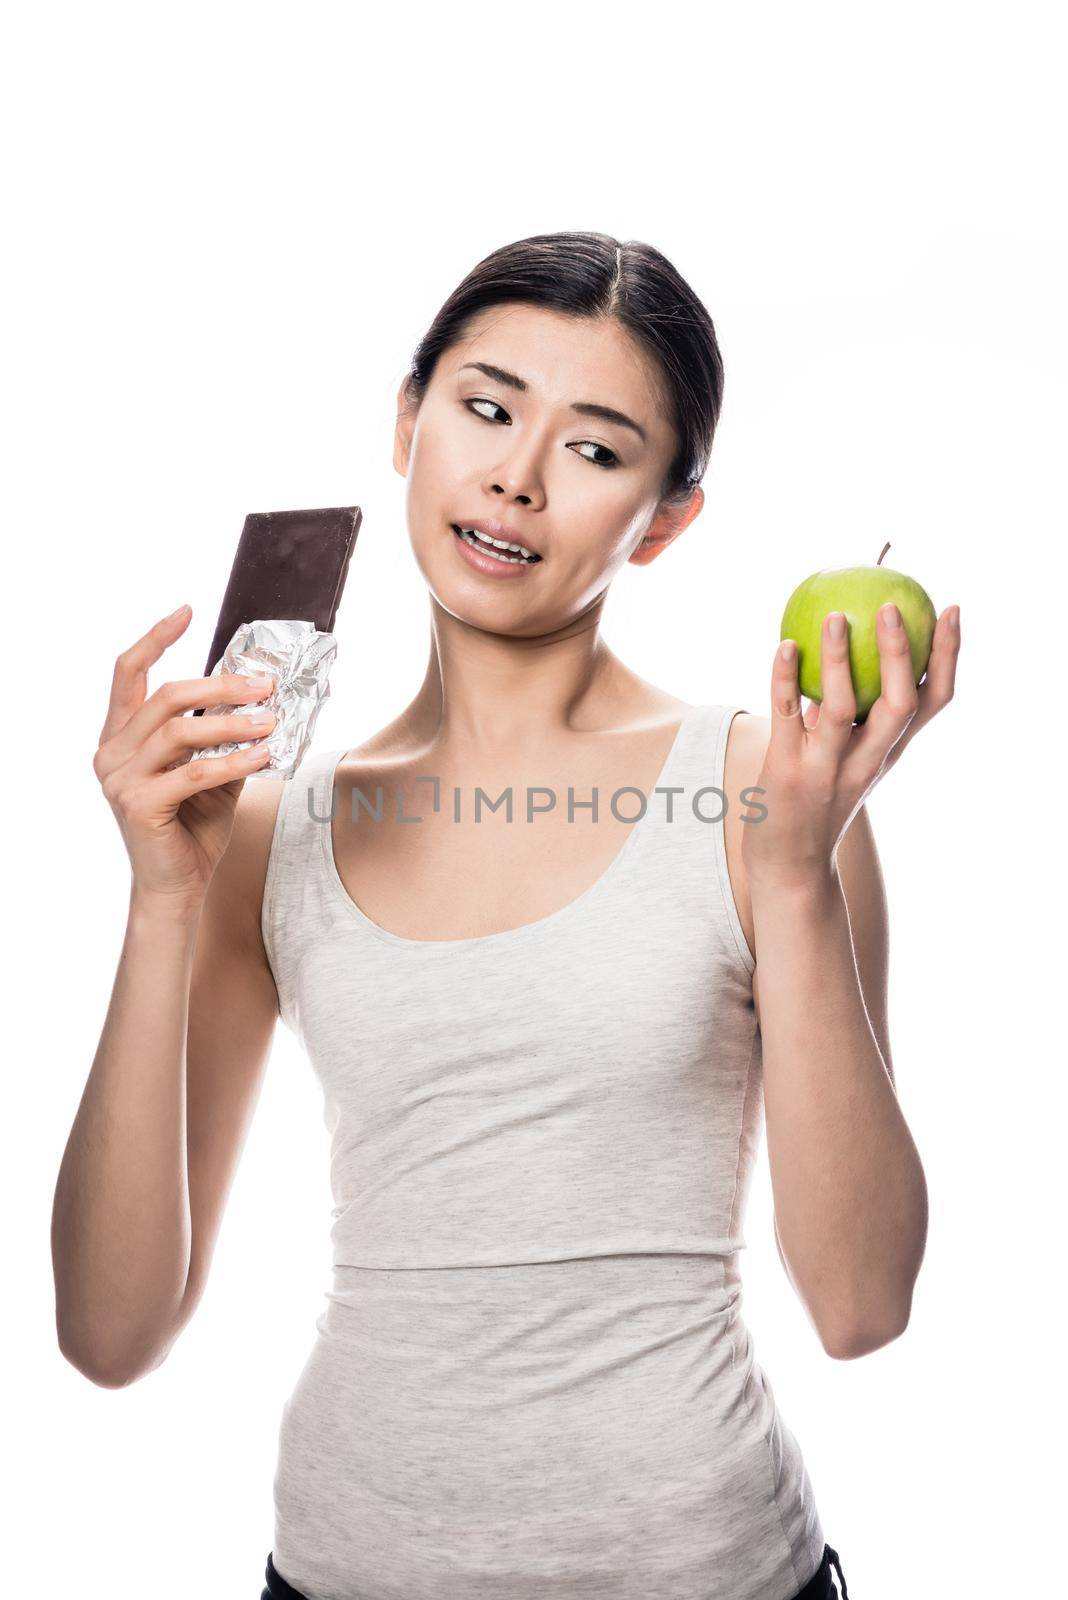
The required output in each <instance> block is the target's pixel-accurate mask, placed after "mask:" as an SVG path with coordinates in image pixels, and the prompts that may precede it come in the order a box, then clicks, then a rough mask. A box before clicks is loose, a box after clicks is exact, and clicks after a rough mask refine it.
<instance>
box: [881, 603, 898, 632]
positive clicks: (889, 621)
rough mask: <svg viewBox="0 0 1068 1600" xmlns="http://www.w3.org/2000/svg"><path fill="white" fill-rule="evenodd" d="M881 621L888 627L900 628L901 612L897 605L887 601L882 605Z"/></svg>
mask: <svg viewBox="0 0 1068 1600" xmlns="http://www.w3.org/2000/svg"><path fill="white" fill-rule="evenodd" d="M883 621H884V622H885V623H886V626H887V627H888V628H900V626H901V612H900V611H899V610H898V609H897V606H895V605H893V604H892V603H888V604H887V605H885V606H884V607H883Z"/></svg>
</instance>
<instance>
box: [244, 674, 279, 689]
mask: <svg viewBox="0 0 1068 1600" xmlns="http://www.w3.org/2000/svg"><path fill="white" fill-rule="evenodd" d="M273 682H274V679H273V678H264V677H255V678H253V677H251V676H250V677H249V680H248V686H249V688H250V689H269V688H270V686H271V684H272V683H273Z"/></svg>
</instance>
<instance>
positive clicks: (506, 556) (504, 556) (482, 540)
mask: <svg viewBox="0 0 1068 1600" xmlns="http://www.w3.org/2000/svg"><path fill="white" fill-rule="evenodd" d="M452 527H453V532H454V533H456V534H457V535H458V536H459V537H460V538H461V539H462V540H463V542H464V544H469V545H471V546H472V547H473V548H474V549H475V550H481V552H482V554H483V555H486V556H493V557H494V558H495V559H496V560H497V561H507V562H510V563H511V565H512V566H515V565H516V564H517V563H518V564H521V565H523V566H531V565H532V564H533V563H534V562H535V561H540V560H541V557H540V556H538V555H535V554H534V552H533V550H530V551H528V550H527V548H526V545H521V544H506V543H505V542H504V540H500V541H498V540H495V539H490V538H489V537H488V536H485V537H484V536H483V535H482V534H479V533H475V531H474V529H473V528H461V527H459V526H458V525H457V524H456V523H455V522H454V523H453V525H452ZM513 552H516V553H514V554H513Z"/></svg>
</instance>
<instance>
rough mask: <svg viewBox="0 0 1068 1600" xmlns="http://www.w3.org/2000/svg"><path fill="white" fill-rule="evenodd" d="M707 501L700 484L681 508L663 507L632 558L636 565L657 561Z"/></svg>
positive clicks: (644, 565)
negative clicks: (670, 508)
mask: <svg viewBox="0 0 1068 1600" xmlns="http://www.w3.org/2000/svg"><path fill="white" fill-rule="evenodd" d="M704 503H705V492H704V490H703V489H702V488H701V486H700V484H698V485H697V487H696V488H695V489H694V491H693V494H692V495H691V496H690V498H689V500H688V501H687V502H686V504H685V505H684V506H683V507H682V509H681V510H680V509H679V507H677V506H676V507H675V508H674V510H667V509H661V510H660V511H658V512H657V514H656V516H655V517H654V518H653V521H652V524H651V526H650V528H649V531H648V533H646V534H645V535H644V537H643V538H642V539H641V541H640V542H639V544H638V547H637V549H636V550H634V551H633V553H632V554H631V556H630V560H631V561H632V562H633V563H634V565H635V566H636V567H647V566H648V565H649V563H650V561H655V560H656V558H657V556H658V555H659V554H660V552H661V551H662V550H666V549H667V547H668V545H669V544H671V543H672V542H673V541H674V540H675V539H677V538H678V536H679V534H680V533H681V532H682V530H683V528H688V527H689V525H690V523H691V522H692V521H693V519H694V517H696V516H697V513H698V512H699V511H700V509H701V507H702V506H703V505H704Z"/></svg>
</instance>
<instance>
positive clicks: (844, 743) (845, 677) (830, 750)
mask: <svg viewBox="0 0 1068 1600" xmlns="http://www.w3.org/2000/svg"><path fill="white" fill-rule="evenodd" d="M836 631H837V636H836ZM820 690H821V699H820V718H819V728H818V742H819V745H820V748H821V749H822V750H823V751H824V752H825V753H826V754H827V756H828V757H832V758H833V759H834V760H835V761H840V760H841V758H842V755H843V754H844V752H845V751H846V749H848V747H849V742H850V739H851V738H852V737H853V721H854V718H855V717H856V714H857V697H856V694H855V692H854V689H853V675H852V673H851V671H850V668H849V621H848V618H847V617H846V615H845V612H844V611H831V612H830V613H829V614H828V615H827V616H826V617H824V619H823V636H822V638H821V641H820Z"/></svg>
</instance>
